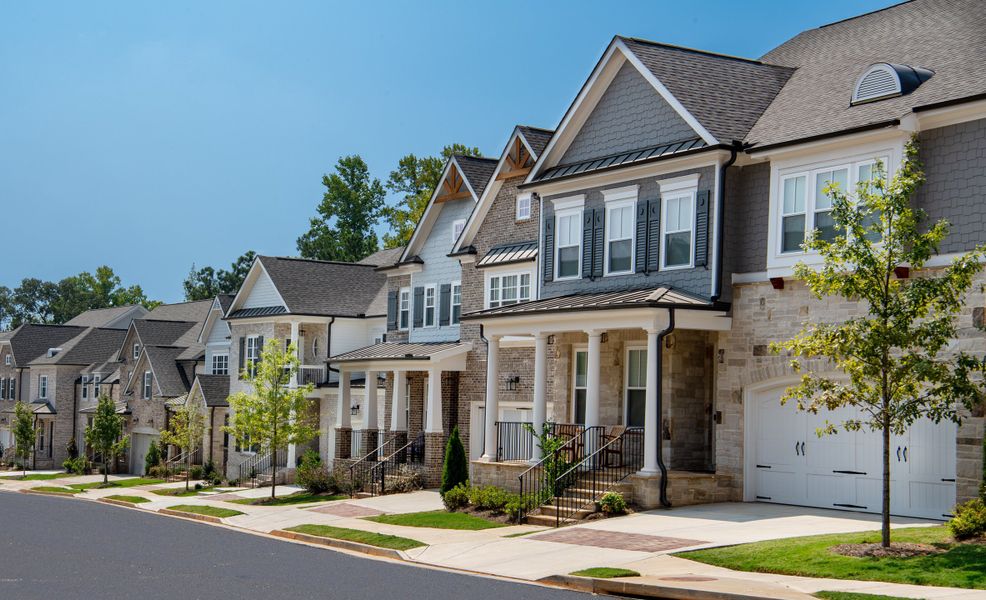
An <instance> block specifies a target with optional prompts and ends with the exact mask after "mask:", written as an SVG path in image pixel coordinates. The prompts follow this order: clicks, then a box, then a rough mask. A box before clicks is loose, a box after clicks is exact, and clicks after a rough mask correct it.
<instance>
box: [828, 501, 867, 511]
mask: <svg viewBox="0 0 986 600" xmlns="http://www.w3.org/2000/svg"><path fill="white" fill-rule="evenodd" d="M832 506H841V507H842V508H861V509H863V510H866V507H865V506H860V505H859V504H839V503H838V502H835V503H833V504H832Z"/></svg>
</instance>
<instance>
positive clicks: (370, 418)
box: [363, 371, 380, 429]
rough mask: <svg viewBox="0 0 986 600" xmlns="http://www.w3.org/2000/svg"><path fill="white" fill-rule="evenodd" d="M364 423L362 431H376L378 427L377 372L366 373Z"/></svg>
mask: <svg viewBox="0 0 986 600" xmlns="http://www.w3.org/2000/svg"><path fill="white" fill-rule="evenodd" d="M365 414H366V423H364V424H363V429H377V428H379V427H380V424H379V423H378V419H377V372H376V371H367V372H366V413H365Z"/></svg>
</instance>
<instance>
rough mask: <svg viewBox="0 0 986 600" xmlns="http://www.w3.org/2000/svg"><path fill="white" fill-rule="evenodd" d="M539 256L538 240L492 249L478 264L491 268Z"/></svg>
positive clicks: (503, 245) (478, 265)
mask: <svg viewBox="0 0 986 600" xmlns="http://www.w3.org/2000/svg"><path fill="white" fill-rule="evenodd" d="M537 255H538V243H537V240H534V241H531V242H516V243H511V244H502V245H500V246H495V247H493V248H490V251H489V252H487V253H486V256H484V257H483V258H481V259H480V260H479V262H478V263H477V264H476V266H477V267H489V266H492V265H505V264H510V263H516V262H526V261H530V260H534V259H535V258H537Z"/></svg>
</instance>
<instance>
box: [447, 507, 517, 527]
mask: <svg viewBox="0 0 986 600" xmlns="http://www.w3.org/2000/svg"><path fill="white" fill-rule="evenodd" d="M456 512H461V513H465V514H467V515H473V516H475V517H479V518H481V519H486V520H487V521H494V522H496V523H512V524H515V525H516V523H514V521H512V520H511V519H510V517H508V516H507V514H506V513H502V512H493V511H491V510H481V509H478V508H473V507H471V506H467V507H466V508H461V509H459V510H458V511H456Z"/></svg>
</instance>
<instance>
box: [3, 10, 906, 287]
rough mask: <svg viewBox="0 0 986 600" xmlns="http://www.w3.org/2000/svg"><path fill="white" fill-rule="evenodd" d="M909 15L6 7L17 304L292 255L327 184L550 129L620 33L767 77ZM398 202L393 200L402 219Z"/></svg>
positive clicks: (9, 273) (7, 165) (9, 204)
mask: <svg viewBox="0 0 986 600" xmlns="http://www.w3.org/2000/svg"><path fill="white" fill-rule="evenodd" d="M889 4H892V2H888V1H886V0H882V1H876V0H829V1H827V2H812V3H803V4H799V5H798V8H797V10H790V8H791V6H793V5H792V3H790V2H780V1H778V2H765V1H751V2H735V1H733V2H727V1H717V2H697V1H692V2H656V1H649V2H622V3H617V2H582V1H567V2H499V1H498V2H481V3H479V2H477V3H463V2H438V3H425V2H392V3H390V2H388V3H384V2H379V3H373V2H346V3H338V4H336V3H329V2H317V1H312V2H219V1H216V2H157V3H150V2H123V1H119V2H85V3H83V2H62V3H57V2H43V3H41V2H19V3H13V2H9V3H3V5H2V6H0V215H2V217H0V222H2V224H3V226H2V229H0V231H2V233H0V239H2V240H3V248H4V252H3V255H4V260H3V261H2V262H0V264H2V267H0V285H7V286H10V287H14V286H15V285H16V284H17V283H18V282H19V281H20V280H21V279H22V278H23V277H40V278H44V279H52V280H58V279H60V278H62V277H64V276H67V275H70V274H74V273H77V272H79V271H82V270H93V269H95V268H96V267H97V266H98V265H101V264H108V265H110V266H111V267H113V268H114V269H115V270H116V272H117V273H118V274H119V275H120V276H121V277H122V278H123V280H124V283H126V284H128V285H129V284H132V283H140V284H141V285H143V286H144V289H145V291H147V292H148V294H149V295H150V296H151V297H153V298H156V299H161V300H165V301H178V300H181V299H182V290H181V281H182V279H183V278H184V276H185V275H186V274H187V272H188V270H189V268H190V267H191V265H192V263H193V262H194V263H196V264H197V265H199V266H202V265H214V266H227V265H228V264H229V263H230V262H231V261H232V260H233V259H234V258H236V257H237V256H239V255H240V254H241V253H242V252H244V251H245V250H248V249H253V250H256V251H257V252H259V253H262V254H277V255H293V254H295V253H296V250H295V239H296V238H297V237H298V235H300V234H301V233H302V232H303V231H305V230H306V228H307V223H308V219H309V217H310V216H311V215H312V214H313V213H314V207H315V205H316V204H317V202H318V201H319V200H320V199H321V194H322V191H323V189H324V188H322V186H321V176H322V174H323V173H325V172H327V171H329V170H330V169H331V168H332V166H333V165H334V164H335V161H336V159H337V158H338V157H339V156H342V155H345V154H350V153H359V154H361V155H362V156H363V157H364V158H365V159H366V161H367V162H368V163H369V165H370V168H371V169H372V170H373V171H374V174H375V175H376V176H377V177H379V178H380V179H381V180H384V179H385V178H386V177H387V174H388V173H389V172H390V170H391V169H392V168H393V167H394V166H395V165H396V162H397V160H398V158H399V157H400V156H402V155H404V154H405V153H408V152H414V153H418V154H431V153H435V152H437V151H438V150H440V149H441V147H442V146H443V145H445V144H447V143H451V142H462V143H465V144H469V145H476V146H479V147H480V148H481V149H482V150H483V152H484V153H486V154H488V155H498V154H499V152H500V151H501V150H502V145H503V144H504V143H505V142H506V138H507V136H508V135H509V134H510V131H511V130H512V127H513V125H515V124H517V123H524V124H530V125H537V126H542V127H554V126H555V125H556V124H557V123H558V121H559V120H560V118H561V116H562V114H563V112H564V111H565V109H566V108H567V107H568V105H569V103H570V102H571V101H572V99H573V97H574V95H575V94H576V93H577V92H578V89H579V88H580V86H581V85H582V83H583V81H584V79H585V77H586V76H587V75H588V73H589V71H590V70H591V69H592V67H593V65H594V64H595V62H596V60H597V59H598V58H599V55H600V53H601V52H602V51H603V50H604V49H605V47H606V45H607V44H608V42H609V41H610V39H611V38H612V36H613V35H614V34H616V33H620V34H623V35H630V36H638V37H644V38H649V39H654V40H658V41H663V42H668V43H673V44H681V45H685V46H691V47H695V48H701V49H706V50H713V51H717V52H723V53H728V54H735V55H739V56H746V57H752V58H755V57H758V56H760V55H761V54H763V53H764V52H766V51H767V50H769V49H771V48H772V47H774V46H776V45H777V44H779V43H781V42H783V41H784V40H786V39H788V38H790V37H792V36H794V35H795V34H797V33H798V32H800V31H802V30H805V29H810V28H812V27H817V26H819V25H822V24H825V23H829V22H832V21H836V20H839V19H843V18H847V17H850V16H853V15H856V14H860V13H863V12H867V11H869V10H874V9H876V8H882V7H884V6H887V5H889ZM391 200H393V199H391Z"/></svg>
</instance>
